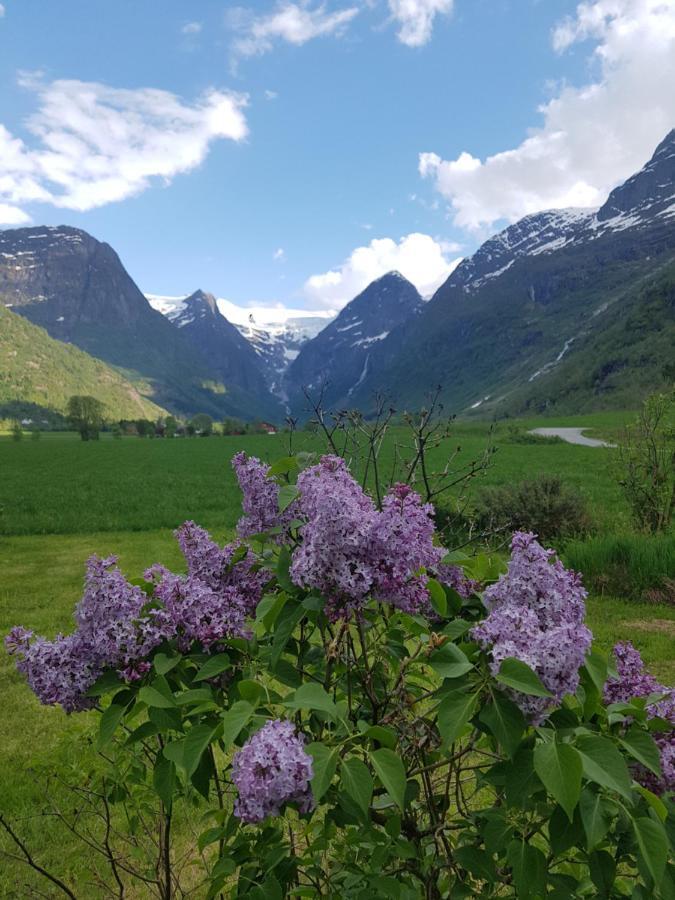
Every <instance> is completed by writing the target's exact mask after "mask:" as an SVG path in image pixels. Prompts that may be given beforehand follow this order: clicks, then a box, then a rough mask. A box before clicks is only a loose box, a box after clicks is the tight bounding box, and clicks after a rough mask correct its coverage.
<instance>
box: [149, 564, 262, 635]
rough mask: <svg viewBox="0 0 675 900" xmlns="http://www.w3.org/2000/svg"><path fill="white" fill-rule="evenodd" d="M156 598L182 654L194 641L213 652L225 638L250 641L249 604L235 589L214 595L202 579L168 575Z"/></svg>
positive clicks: (223, 589)
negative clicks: (240, 638)
mask: <svg viewBox="0 0 675 900" xmlns="http://www.w3.org/2000/svg"><path fill="white" fill-rule="evenodd" d="M156 571H157V570H155V573H156ZM148 574H149V573H148ZM154 597H155V599H157V600H159V601H160V603H161V604H162V607H163V609H164V611H165V614H166V617H167V619H168V621H169V622H170V623H171V626H172V630H173V632H174V634H175V636H176V638H177V641H178V646H179V648H180V649H181V650H182V651H186V650H188V649H189V648H190V645H191V644H192V642H193V641H196V642H197V643H199V644H201V645H202V647H203V649H204V650H207V651H210V650H212V649H213V647H214V646H215V645H217V644H219V643H221V642H222V641H224V640H225V639H226V638H232V637H250V634H251V632H250V631H249V630H248V629H247V627H246V613H247V608H246V604H245V601H244V598H243V596H242V594H241V593H240V592H239V591H238V590H237V588H235V587H224V588H221V589H220V590H218V591H215V590H213V589H212V588H210V587H209V585H208V584H207V583H206V582H205V581H202V580H201V579H199V578H195V577H190V576H187V577H185V576H182V575H174V574H173V572H166V573H165V574H164V575H163V577H162V578H161V580H160V581H159V582H158V583H157V585H156V587H155V593H154Z"/></svg>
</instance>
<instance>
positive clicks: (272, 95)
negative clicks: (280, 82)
mask: <svg viewBox="0 0 675 900" xmlns="http://www.w3.org/2000/svg"><path fill="white" fill-rule="evenodd" d="M278 96H279V94H278V92H277V91H269V90H266V91H265V100H276V99H277V97H278Z"/></svg>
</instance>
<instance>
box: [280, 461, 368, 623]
mask: <svg viewBox="0 0 675 900" xmlns="http://www.w3.org/2000/svg"><path fill="white" fill-rule="evenodd" d="M298 491H299V494H300V497H299V508H300V512H301V515H302V516H303V517H304V518H306V520H307V524H306V525H304V526H303V527H302V529H301V536H302V543H301V544H300V546H299V547H298V548H297V549H296V550H295V552H294V553H293V560H292V563H291V570H290V574H291V578H292V579H293V581H294V582H295V583H296V584H297V585H299V586H300V587H306V588H314V589H316V590H318V591H320V592H321V593H322V594H323V595H324V596H325V598H326V600H327V603H328V609H327V612H328V613H333V615H334V617H337V616H339V615H340V614H341V613H342V612H348V611H350V610H353V609H358V608H360V607H361V606H362V605H363V603H364V602H365V598H366V596H367V595H368V593H369V591H370V589H371V587H372V584H373V578H374V575H375V571H374V560H373V554H372V551H371V527H372V525H373V522H374V521H375V518H376V516H377V510H376V509H375V505H374V504H373V501H372V500H371V499H370V497H368V496H367V495H366V494H365V493H364V492H363V490H362V489H361V487H360V486H359V485H358V484H357V482H356V481H355V480H354V479H353V478H352V476H351V475H350V474H349V471H348V470H347V465H346V463H345V461H344V460H343V459H340V458H339V457H337V456H324V457H322V458H321V461H320V463H319V464H318V465H316V466H312V467H310V468H308V469H305V470H304V471H303V472H301V473H300V475H299V477H298Z"/></svg>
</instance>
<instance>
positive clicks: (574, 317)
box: [351, 130, 675, 412]
mask: <svg viewBox="0 0 675 900" xmlns="http://www.w3.org/2000/svg"><path fill="white" fill-rule="evenodd" d="M673 263H675V130H672V131H671V132H670V133H669V134H668V135H667V136H666V137H665V139H664V140H663V141H662V142H661V143H660V144H659V146H658V147H657V148H656V150H655V152H654V154H653V156H652V158H651V159H650V160H649V162H648V163H647V164H646V165H645V166H643V168H642V169H641V170H640V171H639V172H637V173H636V174H635V175H633V176H631V177H630V178H629V179H627V181H625V182H624V183H623V184H621V185H619V186H618V187H616V188H615V189H614V190H613V191H612V192H611V193H610V195H609V197H608V198H607V201H606V202H605V203H604V204H603V205H602V206H601V207H600V208H599V209H597V210H592V209H589V210H586V209H563V210H549V211H546V212H540V213H535V214H533V215H529V216H526V217H525V218H523V219H521V220H520V221H519V222H516V223H515V224H513V225H510V226H509V227H508V228H505V229H504V230H503V231H501V232H500V233H499V234H497V235H495V236H494V237H492V238H490V239H489V240H487V241H486V242H485V243H484V244H483V245H482V246H481V247H480V248H479V249H478V250H477V251H476V253H474V254H473V256H471V257H470V258H467V259H465V260H463V261H462V262H461V263H460V265H459V266H458V267H457V268H456V269H455V271H454V272H453V273H452V274H451V275H450V277H449V278H448V279H447V281H446V282H445V283H444V284H443V285H442V286H441V287H440V288H439V289H438V291H437V292H436V294H435V295H434V296H433V297H432V299H431V300H430V301H429V302H428V303H427V304H425V306H424V308H423V310H422V312H421V314H420V315H418V316H416V317H415V318H414V319H413V320H411V321H410V322H409V323H407V324H406V325H405V326H404V327H398V328H394V329H392V330H391V333H390V334H389V335H388V337H387V338H386V339H385V340H383V341H381V342H379V344H378V345H377V347H376V348H374V349H373V351H372V355H371V360H370V366H369V371H368V372H367V373H366V375H365V376H364V378H363V379H362V381H361V383H360V384H359V385H358V386H357V387H355V388H354V389H353V390H352V394H351V401H352V403H353V405H354V406H357V407H359V408H361V409H363V410H366V411H367V410H368V409H369V408H371V407H372V397H373V396H374V395H375V394H376V393H382V392H385V393H388V394H389V395H390V396H391V397H392V400H393V402H394V403H397V404H401V405H404V406H407V407H409V408H415V407H418V406H420V405H422V404H423V403H424V401H425V396H426V394H427V392H428V391H429V389H430V388H431V387H432V386H433V385H436V384H440V385H442V386H443V395H444V399H445V401H446V406H449V407H450V408H451V409H452V411H454V412H461V411H462V410H466V411H468V410H470V409H478V408H480V409H481V411H483V410H485V409H486V408H489V410H490V411H491V412H494V411H495V410H497V409H502V410H509V409H511V410H522V409H527V410H529V409H532V410H536V411H541V410H545V409H550V408H551V407H553V406H556V405H560V404H561V403H564V404H565V408H566V409H567V408H569V409H570V410H572V411H579V404H581V403H584V404H586V408H598V407H600V408H601V407H603V406H609V407H611V406H612V404H614V405H616V404H617V403H621V402H624V401H622V400H620V399H619V397H620V396H623V397H624V398H630V399H629V400H628V401H627V402H632V403H635V402H636V399H635V398H637V402H639V398H640V396H641V394H640V393H639V391H635V390H633V389H632V387H631V385H637V384H642V385H643V386H645V387H646V386H647V385H648V384H651V385H652V386H653V387H661V386H662V385H663V378H665V377H666V376H665V375H663V374H662V373H663V372H667V371H670V369H669V368H668V365H669V360H668V359H667V358H662V356H663V355H664V354H663V352H662V351H661V350H659V349H658V348H660V347H664V346H666V345H665V344H664V343H663V338H664V335H666V334H671V335H672V334H673V333H675V323H674V322H673V321H672V320H673V308H672V304H671V305H669V302H668V301H667V300H663V303H662V304H661V305H658V304H657V306H658V309H659V310H662V312H661V313H660V315H661V317H662V319H663V321H659V319H658V318H657V319H656V320H654V318H653V315H650V316H648V317H647V318H645V317H644V315H640V314H639V308H640V304H641V303H647V302H649V303H651V301H647V300H646V299H644V298H648V297H651V296H652V294H650V290H651V289H650V288H649V287H648V286H649V284H651V283H652V281H651V279H656V280H655V281H654V282H653V283H654V285H657V282H658V285H660V286H657V287H655V288H654V290H655V291H656V295H658V296H659V297H662V298H663V297H666V298H667V297H669V296H670V293H669V292H670V288H669V287H668V284H669V283H670V282H668V284H666V283H665V282H664V284H663V285H661V282H660V281H658V278H660V277H661V276H662V275H663V277H665V278H666V280H668V279H669V278H670V277H671V276H670V273H671V268H670V267H671V264H673ZM639 298H643V299H642V300H640V299H639ZM659 302H661V301H659ZM636 304H637V306H636ZM652 306H653V304H652ZM650 308H652V307H651V306H650ZM654 309H656V307H654ZM619 326H620V328H619V330H620V332H621V334H619V332H618V331H616V328H618V327H619ZM610 331H611V333H612V334H613V335H614V337H613V338H612V341H611V347H610V346H609V344H607V343H606V342H604V343H603V335H604V334H607V333H609V332H610ZM647 332H649V334H650V338H649V340H647V339H646V338H645V335H646V334H647ZM652 332H653V333H652ZM643 340H644V341H645V343H644V346H643V344H642V341H643ZM666 343H667V342H666ZM638 345H639V348H640V349H639V352H638ZM666 356H670V357H671V358H672V346H671V348H670V350H669V351H667V353H666ZM636 369H639V371H636ZM582 371H583V377H582V378H581V375H580V373H581V372H582ZM646 373H649V374H648V375H647V374H646ZM580 378H581V380H580ZM572 383H574V385H575V388H574V391H572V389H571V384H572ZM631 391H632V392H631ZM574 397H577V398H583V399H577V400H576V401H575V400H574V399H573V398H574ZM614 397H615V398H616V399H613V398H614Z"/></svg>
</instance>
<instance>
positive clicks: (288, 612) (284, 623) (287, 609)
mask: <svg viewBox="0 0 675 900" xmlns="http://www.w3.org/2000/svg"><path fill="white" fill-rule="evenodd" d="M285 549H286V548H285V547H282V551H283V550H285ZM289 561H290V556H289ZM304 615H305V610H304V609H303V608H302V606H300V604H299V603H297V604H292V603H287V604H286V605H285V606H284V608H283V609H282V610H281V612H280V613H279V617H278V619H277V621H276V626H275V630H274V638H273V639H272V653H271V655H270V665H271V667H272V669H274V667H275V666H276V664H277V663H278V662H279V658H280V657H281V654H282V653H283V652H284V648H285V647H286V644H287V643H288V641H289V639H290V637H291V635H292V634H293V632H294V630H295V627H296V625H297V624H298V622H299V621H300V619H302V617H303V616H304Z"/></svg>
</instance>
